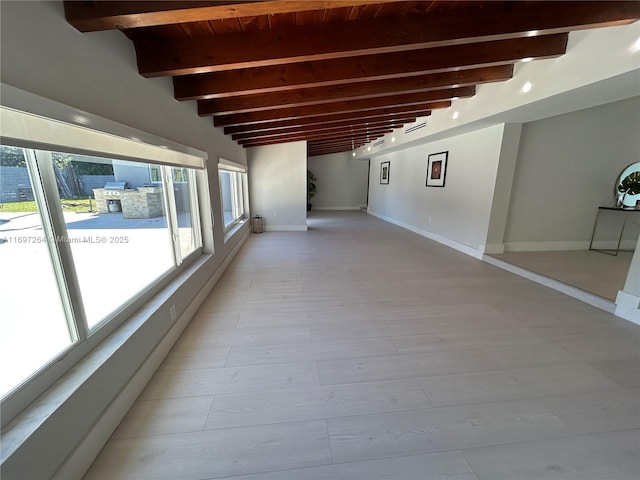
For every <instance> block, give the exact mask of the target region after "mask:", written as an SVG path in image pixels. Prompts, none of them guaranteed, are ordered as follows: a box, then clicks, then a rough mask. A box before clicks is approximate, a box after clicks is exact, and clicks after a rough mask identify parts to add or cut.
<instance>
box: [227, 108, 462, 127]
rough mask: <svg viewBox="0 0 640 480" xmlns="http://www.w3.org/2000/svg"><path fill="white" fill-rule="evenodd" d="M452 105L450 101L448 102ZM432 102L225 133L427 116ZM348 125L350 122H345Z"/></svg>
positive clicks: (279, 122)
mask: <svg viewBox="0 0 640 480" xmlns="http://www.w3.org/2000/svg"><path fill="white" fill-rule="evenodd" d="M446 103H448V104H449V105H447V106H450V102H446ZM430 105H431V104H422V105H419V106H418V107H413V106H411V105H409V106H406V107H395V108H383V109H378V110H370V111H365V112H355V113H340V114H337V115H325V116H319V117H305V118H298V119H295V120H281V121H275V122H264V123H251V124H246V125H237V126H235V127H225V129H224V133H225V134H226V135H229V134H234V133H245V132H261V131H266V130H277V129H281V128H289V127H303V126H309V127H310V126H313V125H325V126H331V125H338V124H343V123H342V122H356V123H357V122H360V123H362V122H365V121H377V120H384V119H389V118H394V117H397V116H404V115H409V114H411V115H413V116H415V117H426V116H429V115H431V108H430ZM344 125H348V123H346V124H344Z"/></svg>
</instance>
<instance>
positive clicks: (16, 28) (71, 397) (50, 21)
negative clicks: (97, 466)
mask: <svg viewBox="0 0 640 480" xmlns="http://www.w3.org/2000/svg"><path fill="white" fill-rule="evenodd" d="M0 8H1V9H2V10H1V25H0V35H1V37H0V48H1V49H2V51H1V62H2V64H1V67H2V68H1V69H0V72H1V80H2V82H4V83H6V84H8V85H12V86H15V87H17V88H20V89H22V90H26V91H29V92H32V93H35V94H37V95H40V96H42V97H45V98H48V99H51V100H55V101H58V102H61V103H64V104H67V105H70V106H72V107H76V108H79V109H82V110H84V111H87V112H90V113H92V114H96V115H99V116H102V117H104V118H107V119H109V120H114V121H117V122H120V123H123V124H125V125H128V126H131V127H134V128H137V129H140V130H144V131H146V132H149V133H151V134H154V135H158V136H161V137H164V138H167V139H169V140H172V141H175V142H179V143H181V144H184V145H188V146H190V147H194V148H197V149H200V150H203V151H206V152H207V153H208V155H209V168H208V173H209V185H208V187H209V190H210V197H209V198H205V199H204V200H205V201H209V202H210V203H211V205H212V208H213V212H214V223H215V225H220V226H221V225H222V224H223V223H222V217H221V208H220V195H219V190H218V174H217V168H216V165H215V163H216V161H217V159H218V158H219V157H224V158H227V159H229V160H233V161H235V162H238V163H243V164H246V156H245V152H244V151H243V149H241V148H239V147H238V146H237V145H236V144H235V143H234V142H232V141H231V140H230V139H229V138H227V137H226V136H224V135H223V134H222V132H221V131H219V130H214V128H213V126H212V122H211V119H204V118H199V117H198V116H197V113H196V107H195V103H194V102H188V103H179V102H177V101H176V100H174V99H173V89H172V85H171V80H170V79H151V80H149V79H144V78H143V77H141V76H140V75H139V74H138V73H137V69H136V61H135V55H134V50H133V47H132V44H131V42H130V41H129V40H128V39H127V38H126V37H125V36H124V35H123V34H122V33H120V32H117V31H111V32H100V33H90V34H82V33H80V32H78V31H77V30H75V29H74V28H73V27H71V26H70V25H68V24H67V23H66V21H65V18H64V12H63V7H62V2H58V1H56V2H8V1H3V2H1V4H0ZM205 221H206V219H205ZM247 232H248V224H247V225H246V226H245V227H244V228H242V229H241V231H239V232H237V233H236V235H234V237H232V238H231V239H229V240H228V241H227V242H226V243H225V242H224V239H223V235H222V229H221V228H217V227H215V226H214V240H215V252H216V253H215V255H213V256H212V257H209V258H208V259H206V260H205V261H204V262H203V263H202V264H201V265H200V264H199V266H198V267H197V268H196V267H194V268H193V269H192V271H190V272H189V275H188V278H187V279H186V280H185V281H184V283H182V284H179V285H174V287H175V288H174V289H173V290H172V291H170V292H168V293H166V296H165V297H164V298H163V299H162V301H163V302H165V303H164V304H163V305H162V306H161V307H159V309H158V310H155V311H151V313H150V314H149V315H150V317H149V318H148V320H146V321H144V322H142V323H140V324H136V325H135V328H133V327H132V326H131V324H130V323H129V322H127V323H125V324H124V325H123V328H124V327H131V328H130V330H132V331H134V330H135V331H134V333H132V334H131V336H130V337H126V336H125V337H124V338H126V340H123V341H122V343H121V344H120V345H119V346H118V347H117V348H115V347H114V348H113V349H112V351H111V352H110V354H109V356H108V358H106V360H105V359H102V361H103V362H104V363H102V364H101V366H100V368H99V369H97V370H95V371H94V372H93V373H92V374H91V375H90V377H89V378H88V379H87V381H86V382H85V383H84V384H83V385H82V386H81V387H80V388H77V389H75V390H74V391H72V392H69V391H68V389H67V388H66V387H65V385H66V384H65V383H64V382H65V381H66V380H65V379H66V378H68V377H69V375H67V376H65V377H63V378H62V379H61V381H60V382H61V383H59V384H58V387H56V389H55V392H58V393H60V392H62V395H67V396H68V397H65V398H66V400H65V401H64V402H62V403H61V404H59V405H57V406H56V410H55V415H47V416H45V417H43V418H40V419H36V420H34V418H35V417H34V416H33V412H31V410H30V409H27V410H26V411H25V412H24V415H23V416H21V417H19V419H20V420H24V419H25V418H26V417H28V416H29V415H31V417H30V418H27V419H26V420H27V423H28V422H31V424H33V423H34V422H35V421H37V422H38V426H37V429H36V430H35V432H34V433H33V434H32V435H31V436H30V437H29V438H28V439H27V440H26V441H24V442H23V443H20V444H19V445H16V444H15V443H13V444H11V445H10V444H9V443H7V440H8V439H11V440H15V439H16V438H18V437H19V436H20V435H19V432H20V430H21V429H25V428H26V426H25V425H26V424H24V423H20V422H17V423H15V424H14V425H13V426H12V428H11V435H5V433H7V431H6V430H3V432H2V433H3V444H4V445H3V456H4V454H5V452H7V450H6V449H7V448H9V447H11V452H12V453H11V455H10V456H9V458H7V459H6V460H5V461H4V462H3V464H2V477H3V478H53V477H54V475H55V472H56V471H57V470H58V469H59V468H61V467H66V466H67V465H70V464H69V462H67V463H66V464H64V463H63V462H65V459H70V461H71V462H72V463H73V462H74V461H77V463H76V464H75V466H71V467H69V468H67V469H66V470H65V472H66V473H65V474H61V475H62V477H61V478H74V477H77V476H78V473H79V472H80V473H82V472H81V470H82V468H83V465H84V466H88V465H89V464H90V462H91V461H92V459H93V455H95V454H96V453H97V451H99V448H100V447H101V443H100V442H101V441H106V439H108V436H109V435H110V433H111V431H112V429H113V428H115V426H116V425H117V424H118V422H119V420H120V419H121V416H122V415H123V414H124V413H123V412H126V409H127V408H128V405H130V402H132V401H133V399H135V397H136V396H137V394H138V393H139V391H140V390H141V389H142V388H143V387H144V379H142V380H140V377H139V376H136V375H137V374H138V369H141V368H145V365H147V366H148V365H149V363H147V364H145V362H146V361H147V360H148V359H153V360H154V361H155V362H159V361H160V360H161V359H162V355H158V351H160V350H161V349H159V347H158V346H159V345H160V344H161V343H162V342H163V341H164V342H165V343H166V339H165V337H166V338H169V339H170V340H171V341H175V338H177V334H178V333H179V332H177V333H176V332H175V330H176V326H177V325H178V324H179V323H180V322H181V321H182V320H183V319H184V322H182V323H180V325H181V326H182V327H184V324H185V323H186V322H187V321H188V320H189V316H190V315H191V314H192V313H193V308H194V307H196V308H197V304H198V301H201V300H202V295H199V293H200V294H202V292H201V291H200V290H201V289H203V288H207V285H208V288H211V286H212V285H213V283H211V281H214V280H215V279H216V278H217V275H219V274H220V272H221V269H222V265H223V262H225V260H228V259H229V258H230V254H231V252H232V250H233V249H234V248H235V247H237V246H238V245H239V244H240V243H241V241H242V239H243V238H245V237H244V236H245V235H246V234H247ZM208 282H209V283H208ZM198 299H199V300H198ZM169 304H173V305H175V308H176V311H177V313H178V317H179V321H178V323H176V324H173V323H172V322H171V320H170V316H169V313H168V309H169ZM146 313H149V310H146V311H145V314H146ZM183 313H184V314H185V315H182V314H183ZM132 318H133V317H132ZM145 318H146V317H145ZM124 332H126V328H125V330H124ZM122 335H124V333H123V330H122V329H121V330H120V337H121V338H123V337H122ZM105 343H106V342H105ZM170 345H171V343H170V342H169V343H168V344H166V345H165V346H164V348H165V350H164V352H165V353H166V351H167V350H166V349H168V348H169V347H170ZM94 353H95V352H94ZM94 360H95V359H94ZM82 365H84V363H83V362H80V364H78V366H77V368H76V369H75V371H73V372H70V375H77V374H80V373H81V372H84V370H83V368H81V367H82ZM83 374H84V373H83ZM146 374H149V375H150V373H149V372H148V371H147V372H146ZM134 384H135V385H134ZM132 385H134V387H132ZM125 391H126V392H127V397H126V398H125V399H123V396H122V395H120V394H121V392H125ZM48 394H51V392H49V393H48ZM52 402H53V400H52V399H50V398H49V397H46V396H44V397H43V398H40V399H39V400H38V401H37V402H36V403H35V404H34V406H33V408H37V409H44V410H47V408H49V406H48V405H51V404H52ZM116 403H117V404H118V408H117V409H115V410H114V409H113V408H112V407H113V405H114V404H116ZM30 408H32V407H30ZM3 410H4V409H3ZM25 416H26V417H25ZM23 417H25V418H23ZM105 419H106V420H105ZM97 426H99V427H100V428H98V430H100V432H99V434H94V433H95V432H96V428H97ZM16 432H18V433H16ZM76 449H80V451H81V452H82V455H77V452H78V450H76ZM34 459H35V460H34ZM36 460H37V461H36ZM87 462H88V463H87ZM70 472H73V473H70Z"/></svg>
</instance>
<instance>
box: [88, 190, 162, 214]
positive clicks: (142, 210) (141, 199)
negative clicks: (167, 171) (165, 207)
mask: <svg viewBox="0 0 640 480" xmlns="http://www.w3.org/2000/svg"><path fill="white" fill-rule="evenodd" d="M105 187H106V186H105ZM93 194H94V196H95V199H96V206H97V208H98V213H113V212H114V211H115V212H118V211H122V216H123V217H124V218H154V217H161V216H162V188H160V187H144V186H143V187H138V188H136V189H131V188H122V189H110V188H94V189H93ZM112 202H116V204H117V205H118V206H119V207H120V208H119V209H115V210H111V209H110V208H109V206H110V203H112Z"/></svg>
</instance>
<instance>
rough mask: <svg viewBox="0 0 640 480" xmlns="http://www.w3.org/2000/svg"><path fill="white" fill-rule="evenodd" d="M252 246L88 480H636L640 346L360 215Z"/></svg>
mask: <svg viewBox="0 0 640 480" xmlns="http://www.w3.org/2000/svg"><path fill="white" fill-rule="evenodd" d="M309 224H310V226H311V230H310V231H308V232H295V233H275V232H270V233H265V234H262V235H253V236H252V237H251V238H250V239H249V240H248V241H247V244H246V246H245V247H244V248H243V249H242V251H241V252H240V253H239V255H238V257H237V258H236V259H235V260H234V262H233V263H232V265H231V266H230V268H229V270H228V271H227V272H226V273H225V275H224V276H223V278H222V279H221V280H220V282H219V283H218V285H217V286H216V288H215V289H214V291H213V292H212V293H211V295H210V296H209V298H208V299H207V301H206V302H205V304H204V305H203V306H202V308H201V309H200V311H199V312H198V314H197V315H196V317H195V318H194V320H193V321H192V323H191V324H190V325H189V327H188V328H187V330H186V331H185V333H184V335H183V336H182V337H181V339H180V340H179V341H178V343H177V344H176V345H175V347H174V349H173V350H172V352H171V353H170V354H169V355H168V357H167V359H166V360H165V362H164V364H163V365H162V367H161V368H160V369H159V370H158V372H157V373H156V375H155V376H154V378H153V379H152V380H151V381H150V383H149V384H148V386H147V388H146V389H145V391H144V392H143V393H142V395H141V396H140V398H139V399H138V401H137V402H136V404H135V405H134V406H133V408H132V409H131V411H130V412H129V414H128V415H127V417H126V418H125V419H124V420H123V422H122V423H121V425H120V426H119V427H118V429H117V430H116V432H115V433H114V435H113V437H112V438H111V440H110V441H109V442H108V443H107V445H106V446H105V448H104V449H103V451H102V453H101V454H100V456H99V457H98V458H97V459H96V461H95V462H94V464H93V465H92V467H91V469H90V470H89V472H88V473H87V475H86V477H85V478H86V479H88V480H95V479H108V480H113V479H118V480H120V479H154V480H157V479H180V480H190V479H194V480H195V479H214V478H233V479H236V480H240V479H244V480H255V479H271V480H299V479H300V480H304V479H316V480H320V479H332V480H341V479H351V480H356V479H363V480H376V479H392V480H418V479H420V480H425V479H430V480H435V479H439V480H443V479H448V480H500V479H504V480H527V479H528V480H533V479H536V480H542V479H549V480H552V479H556V480H559V479H563V480H637V479H638V478H640V358H639V351H640V332H639V328H638V327H637V326H635V325H633V324H631V323H629V322H626V321H624V320H621V319H618V318H616V317H614V316H612V315H609V314H607V313H604V312H603V311H601V310H598V309H596V308H593V307H590V306H588V305H586V304H583V303H581V302H579V301H577V300H575V299H572V298H570V297H567V296H564V295H562V294H560V293H558V292H556V291H553V290H550V289H548V288H545V287H543V286H540V285H537V284H534V283H532V282H530V281H528V280H525V279H523V278H521V277H518V276H515V275H513V274H510V273H508V272H506V271H504V270H501V269H499V268H496V267H493V266H491V265H488V264H486V263H483V262H481V261H478V260H475V259H473V258H471V257H468V256H466V255H463V254H461V253H459V252H456V251H454V250H451V249H449V248H447V247H444V246H441V245H439V244H437V243H434V242H432V241H430V240H427V239H425V238H422V237H419V236H417V235H415V234H413V233H410V232H408V231H406V230H403V229H400V228H398V227H395V226H393V225H390V224H387V223H385V222H382V221H380V220H378V219H376V218H373V217H371V216H368V215H366V214H364V213H361V212H312V215H311V216H310V219H309Z"/></svg>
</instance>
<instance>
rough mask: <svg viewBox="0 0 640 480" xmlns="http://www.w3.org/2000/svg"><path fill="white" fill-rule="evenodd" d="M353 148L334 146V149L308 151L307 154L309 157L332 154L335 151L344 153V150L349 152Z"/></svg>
mask: <svg viewBox="0 0 640 480" xmlns="http://www.w3.org/2000/svg"><path fill="white" fill-rule="evenodd" d="M350 150H351V149H350V148H346V147H337V148H334V149H332V150H327V151H324V152H307V156H308V157H319V156H321V155H331V154H335V153H343V152H349V151H350Z"/></svg>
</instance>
